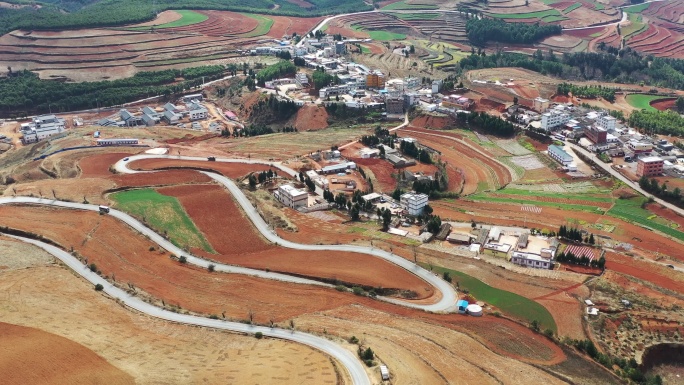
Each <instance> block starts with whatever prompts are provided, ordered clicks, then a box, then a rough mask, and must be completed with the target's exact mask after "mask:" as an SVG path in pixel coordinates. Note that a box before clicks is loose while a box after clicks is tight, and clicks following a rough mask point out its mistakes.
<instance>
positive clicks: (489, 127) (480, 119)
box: [456, 112, 515, 137]
mask: <svg viewBox="0 0 684 385" xmlns="http://www.w3.org/2000/svg"><path fill="white" fill-rule="evenodd" d="M456 121H457V122H459V123H460V124H461V125H462V126H464V127H467V128H470V129H476V130H479V131H482V132H484V133H486V134H491V135H496V136H501V137H510V136H513V134H514V133H515V125H514V124H513V123H511V122H509V121H506V120H504V119H501V118H499V117H497V116H492V115H489V114H487V113H486V112H470V113H468V112H459V113H457V114H456Z"/></svg>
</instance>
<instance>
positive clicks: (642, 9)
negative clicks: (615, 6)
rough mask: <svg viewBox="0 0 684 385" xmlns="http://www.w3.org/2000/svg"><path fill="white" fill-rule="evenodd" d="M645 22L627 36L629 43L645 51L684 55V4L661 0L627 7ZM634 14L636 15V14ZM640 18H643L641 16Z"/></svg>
mask: <svg viewBox="0 0 684 385" xmlns="http://www.w3.org/2000/svg"><path fill="white" fill-rule="evenodd" d="M626 11H627V12H632V13H630V20H632V19H635V20H636V21H637V23H640V24H641V25H642V26H641V28H639V29H638V30H635V31H632V30H631V29H630V31H629V32H630V34H629V35H627V34H625V36H626V37H627V45H628V46H629V47H631V48H632V49H634V50H636V51H639V52H642V53H644V54H651V55H655V56H659V57H672V58H684V25H682V23H683V22H684V4H682V3H681V2H665V1H663V2H657V3H649V4H642V5H639V6H634V7H630V8H627V9H626ZM632 15H634V16H632ZM639 18H640V19H639Z"/></svg>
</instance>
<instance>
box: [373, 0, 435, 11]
mask: <svg viewBox="0 0 684 385" xmlns="http://www.w3.org/2000/svg"><path fill="white" fill-rule="evenodd" d="M437 8H439V7H437V6H436V5H434V4H406V1H405V0H402V1H398V2H396V3H392V4H388V5H386V6H384V7H382V8H380V9H381V10H383V11H389V10H404V9H437Z"/></svg>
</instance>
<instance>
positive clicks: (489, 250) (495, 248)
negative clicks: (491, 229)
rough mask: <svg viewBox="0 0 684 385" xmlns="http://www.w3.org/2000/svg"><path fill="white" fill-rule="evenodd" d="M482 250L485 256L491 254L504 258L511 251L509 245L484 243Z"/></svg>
mask: <svg viewBox="0 0 684 385" xmlns="http://www.w3.org/2000/svg"><path fill="white" fill-rule="evenodd" d="M483 248H484V251H483V252H484V253H485V254H491V255H493V256H495V257H506V256H507V255H508V252H509V251H510V250H511V245H509V244H507V243H504V244H499V243H485V244H484V247H483Z"/></svg>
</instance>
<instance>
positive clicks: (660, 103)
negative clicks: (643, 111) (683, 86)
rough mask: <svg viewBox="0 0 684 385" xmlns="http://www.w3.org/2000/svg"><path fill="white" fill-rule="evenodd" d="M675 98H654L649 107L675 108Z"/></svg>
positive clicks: (665, 109)
mask: <svg viewBox="0 0 684 385" xmlns="http://www.w3.org/2000/svg"><path fill="white" fill-rule="evenodd" d="M676 101H677V99H659V100H654V101H652V102H651V103H650V104H651V107H653V108H655V109H656V110H658V111H667V110H673V109H674V108H675V102H676Z"/></svg>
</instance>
